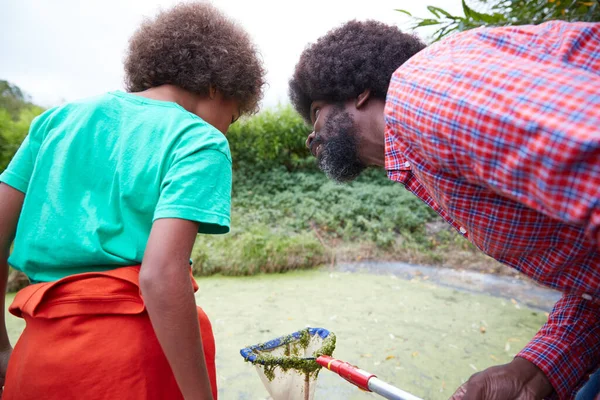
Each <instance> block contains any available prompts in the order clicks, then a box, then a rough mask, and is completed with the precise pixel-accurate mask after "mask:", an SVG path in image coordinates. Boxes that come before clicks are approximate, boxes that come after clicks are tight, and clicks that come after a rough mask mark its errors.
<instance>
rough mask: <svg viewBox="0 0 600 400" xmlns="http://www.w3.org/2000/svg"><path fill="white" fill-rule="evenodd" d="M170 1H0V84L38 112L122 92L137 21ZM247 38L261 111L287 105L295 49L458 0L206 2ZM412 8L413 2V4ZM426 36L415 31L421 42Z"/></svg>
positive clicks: (404, 20) (402, 22) (401, 22)
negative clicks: (348, 28) (362, 23)
mask: <svg viewBox="0 0 600 400" xmlns="http://www.w3.org/2000/svg"><path fill="white" fill-rule="evenodd" d="M178 2H179V1H178V0H52V1H47V0H0V16H1V17H0V80H8V81H9V82H11V83H14V84H16V85H18V86H19V87H20V88H21V89H22V90H24V91H25V92H26V93H28V94H29V95H30V96H31V98H32V100H33V102H34V103H36V104H40V105H42V106H45V107H51V106H55V105H59V104H61V103H64V102H67V101H72V100H76V99H79V98H84V97H89V96H95V95H97V94H101V93H104V92H107V91H111V90H123V68H122V62H123V58H124V55H125V50H126V48H127V43H128V39H129V37H130V36H131V34H132V33H133V32H134V31H135V29H136V28H137V26H138V25H139V23H140V22H141V21H142V20H143V19H144V18H146V17H152V16H153V15H155V14H156V12H157V11H158V10H160V9H167V8H169V7H170V6H172V5H174V4H176V3H178ZM211 3H213V4H214V5H215V6H217V7H218V8H220V9H221V10H223V11H224V12H225V13H226V14H228V15H229V16H230V17H232V18H233V19H235V20H236V21H237V22H238V23H240V24H241V25H242V26H243V27H244V28H245V29H246V30H247V31H248V32H249V34H250V36H251V37H252V38H253V40H254V42H255V43H256V45H257V47H258V48H259V50H260V53H261V56H262V57H263V60H264V63H265V66H266V68H267V71H268V73H267V82H268V87H267V89H266V91H265V97H264V99H263V103H262V105H263V106H264V107H272V106H275V105H277V104H279V103H286V102H288V99H287V83H288V80H289V78H290V76H291V75H292V73H293V70H294V66H295V64H296V62H297V61H298V58H299V57H300V54H301V53H302V51H303V49H304V48H305V47H306V46H307V45H308V44H309V43H312V42H314V41H315V40H316V39H317V38H319V37H320V36H322V35H323V34H325V33H326V32H327V31H329V30H330V29H332V28H334V27H336V26H339V25H341V24H343V23H344V22H346V21H348V20H351V19H359V20H365V19H375V20H379V21H382V22H385V23H389V24H396V25H398V26H399V27H400V28H401V29H403V30H406V29H407V28H408V26H409V25H410V18H409V17H408V16H406V15H405V14H403V13H400V12H397V11H395V9H398V8H400V9H405V10H408V11H409V12H411V13H412V14H413V15H417V16H425V15H427V13H428V12H427V9H426V6H427V5H435V6H437V7H441V8H444V9H446V10H448V11H450V12H453V13H456V14H460V13H461V2H460V0H363V1H355V0H346V1H343V0H303V1H297V2H292V1H289V0H279V1H276V0H213V1H211ZM417 3H418V4H417ZM426 34H427V33H426V32H424V33H421V36H424V35H426Z"/></svg>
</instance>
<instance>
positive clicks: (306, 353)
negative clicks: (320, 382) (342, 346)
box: [240, 328, 335, 400]
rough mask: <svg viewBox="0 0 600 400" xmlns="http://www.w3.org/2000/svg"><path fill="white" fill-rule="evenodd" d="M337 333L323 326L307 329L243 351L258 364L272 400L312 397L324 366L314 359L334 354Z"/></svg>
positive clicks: (249, 360)
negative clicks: (311, 358)
mask: <svg viewBox="0 0 600 400" xmlns="http://www.w3.org/2000/svg"><path fill="white" fill-rule="evenodd" d="M334 349H335V335H334V334H333V333H331V332H329V331H328V330H326V329H323V328H306V329H303V330H300V331H298V332H294V333H292V334H290V335H287V336H282V337H279V338H276V339H273V340H270V341H268V342H265V343H261V344H257V345H254V346H249V347H246V348H245V349H242V350H241V351H240V353H241V355H242V357H244V359H245V360H246V361H248V362H250V363H252V364H254V366H255V367H256V370H257V372H258V376H259V377H260V379H261V381H262V382H263V384H264V385H265V388H266V389H267V392H269V395H270V396H271V398H272V399H273V400H312V399H313V398H314V394H315V387H316V380H317V377H318V374H319V370H320V369H321V367H320V365H319V364H317V363H316V362H315V361H314V360H306V359H305V358H307V357H308V358H310V357H313V358H316V357H318V356H320V355H329V356H330V355H332V353H333V350H334Z"/></svg>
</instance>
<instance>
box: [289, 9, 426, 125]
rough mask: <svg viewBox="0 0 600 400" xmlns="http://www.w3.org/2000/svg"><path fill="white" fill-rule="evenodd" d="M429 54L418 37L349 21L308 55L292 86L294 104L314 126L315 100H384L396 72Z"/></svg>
mask: <svg viewBox="0 0 600 400" xmlns="http://www.w3.org/2000/svg"><path fill="white" fill-rule="evenodd" d="M424 48H425V44H424V43H423V42H422V41H421V40H419V39H418V38H417V37H416V36H413V35H409V34H406V33H402V32H401V31H400V30H399V29H398V28H397V27H395V26H391V25H386V24H384V23H381V22H378V21H372V20H369V21H364V22H361V21H356V20H352V21H349V22H347V23H345V24H344V25H342V26H341V27H338V28H336V29H333V30H331V31H329V32H328V33H327V34H326V35H325V36H323V37H321V38H320V39H319V40H317V42H316V43H314V44H312V45H310V46H309V47H307V48H306V49H305V50H304V52H303V53H302V55H301V56H300V60H299V61H298V64H296V70H295V71H294V75H293V77H292V79H291V80H290V83H289V94H290V99H291V101H292V104H293V106H294V108H295V109H296V111H298V113H299V114H300V115H301V116H302V117H303V118H304V119H305V120H307V121H310V105H311V103H312V102H313V101H315V100H323V101H327V102H331V103H337V102H343V101H346V100H349V99H353V98H356V97H357V96H358V95H359V94H361V93H362V92H363V91H364V90H366V89H370V90H371V94H372V95H373V96H375V97H376V98H380V99H385V96H386V94H387V90H388V87H389V84H390V79H391V77H392V74H393V73H394V71H395V70H396V69H397V68H398V67H399V66H400V65H402V64H403V63H404V62H406V60H408V59H409V58H411V57H412V56H414V55H415V54H416V53H418V52H419V51H421V50H422V49H424Z"/></svg>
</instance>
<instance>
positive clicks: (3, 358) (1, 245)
mask: <svg viewBox="0 0 600 400" xmlns="http://www.w3.org/2000/svg"><path fill="white" fill-rule="evenodd" d="M24 199H25V195H24V194H23V193H22V192H20V191H18V190H16V189H14V188H12V187H10V186H8V185H6V184H4V183H0V319H1V320H2V325H0V387H2V386H4V378H5V376H6V368H7V366H8V359H9V358H10V354H11V352H12V347H11V345H10V342H9V340H8V333H7V331H6V320H5V315H4V309H5V304H4V300H5V295H4V293H6V281H7V279H8V255H9V253H10V246H11V244H12V242H13V239H14V237H15V232H16V231H17V222H18V221H19V216H20V215H21V208H23V200H24Z"/></svg>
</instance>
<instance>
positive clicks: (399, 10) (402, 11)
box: [395, 8, 412, 17]
mask: <svg viewBox="0 0 600 400" xmlns="http://www.w3.org/2000/svg"><path fill="white" fill-rule="evenodd" d="M395 11H398V12H401V13H404V14H406V15H408V16H409V17H412V14H411V13H409V12H408V11H406V10H401V9H399V8H396V10H395Z"/></svg>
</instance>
